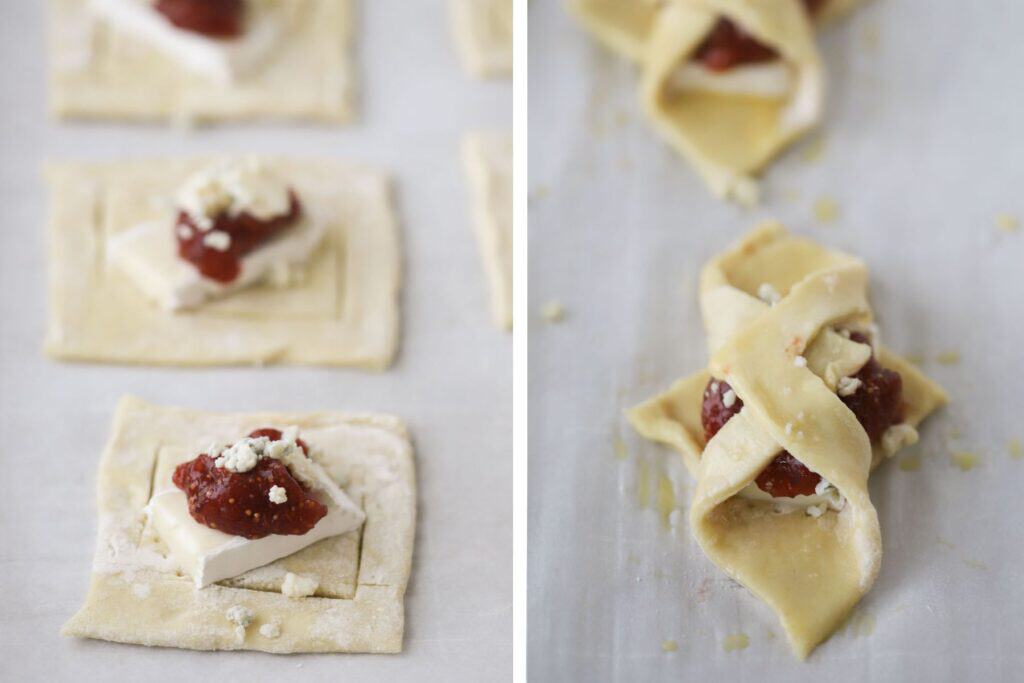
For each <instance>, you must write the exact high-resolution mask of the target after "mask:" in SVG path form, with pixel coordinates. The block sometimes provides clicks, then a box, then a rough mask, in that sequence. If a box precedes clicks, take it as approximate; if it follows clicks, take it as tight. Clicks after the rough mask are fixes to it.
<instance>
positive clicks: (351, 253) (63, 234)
mask: <svg viewBox="0 0 1024 683" xmlns="http://www.w3.org/2000/svg"><path fill="white" fill-rule="evenodd" d="M208 163H209V160H199V159H190V160H144V161H117V162H88V163H85V162H71V163H59V164H54V165H52V166H51V167H50V168H49V169H48V173H47V175H48V180H49V184H50V191H51V199H50V212H51V217H50V240H49V244H50V246H49V250H50V254H49V256H50V264H49V269H50V270H49V298H50V301H49V325H48V333H47V337H46V344H45V350H46V353H47V354H48V355H50V356H52V357H54V358H57V359H61V360H76V361H100V362H114V363H139V364H151V365H183V366H201V365H236V364H249V363H254V364H264V363H295V364H312V365H333V366H343V365H344V366H357V367H363V368H369V369H378V370H379V369H384V368H386V367H387V366H388V365H389V364H390V362H391V359H392V357H393V356H394V353H395V349H396V347H397V343H398V330H399V303H398V295H399V289H400V284H401V253H400V252H401V247H400V244H399V235H398V226H397V222H396V218H395V215H394V212H393V209H392V203H391V196H390V195H391V189H390V181H389V179H388V178H387V177H386V176H385V175H383V174H381V173H378V172H376V171H372V170H368V169H365V168H360V167H354V166H348V165H345V164H342V163H338V162H333V161H323V160H298V159H270V160H267V163H268V164H269V165H272V166H273V168H274V170H275V171H277V172H278V173H279V174H280V175H281V176H282V177H283V178H285V179H286V180H287V181H288V182H289V184H290V185H291V186H292V187H294V188H295V189H296V191H297V193H298V195H299V197H300V198H302V201H303V205H304V207H306V208H307V209H309V210H310V212H315V213H317V214H318V215H320V216H324V217H325V220H326V221H327V222H328V224H329V227H328V230H327V235H326V238H325V241H324V243H323V244H322V245H321V246H320V247H319V248H318V250H317V252H316V253H315V254H314V255H313V258H312V259H311V261H310V263H309V264H308V265H307V267H306V273H305V277H304V278H302V279H301V280H299V281H297V282H291V283H289V284H287V285H284V286H280V285H275V284H272V283H269V282H268V283H264V284H259V285H256V286H253V287H250V288H247V289H244V290H240V291H238V292H235V293H233V294H231V295H229V296H226V297H224V298H222V299H218V300H214V301H210V302H207V303H205V304H203V305H202V306H201V307H199V308H197V309H194V310H189V311H181V312H175V313H172V312H169V311H166V310H163V309H161V308H160V307H159V306H157V305H156V304H154V303H153V302H151V301H150V300H149V299H147V298H146V297H145V296H144V295H143V294H142V292H141V291H140V289H139V288H138V287H137V286H136V285H135V283H134V282H133V281H132V280H131V279H130V278H129V277H128V276H126V275H125V274H124V273H123V272H122V271H121V270H120V269H117V268H115V267H112V264H111V262H110V259H109V255H108V243H109V241H110V239H111V237H112V236H114V235H116V234H118V233H119V232H121V231H124V230H127V229H130V228H132V227H133V226H135V225H137V224H139V223H141V222H143V221H148V220H163V219H165V218H166V217H168V216H171V217H172V216H173V201H174V196H175V192H176V191H177V189H178V188H179V187H180V186H181V185H182V183H183V182H184V181H185V180H186V179H187V178H189V177H190V176H191V175H192V174H194V173H195V172H196V171H197V170H200V169H202V168H204V167H205V166H206V165H208ZM168 220H169V219H168ZM171 229H172V227H171V226H170V225H169V226H168V230H171Z"/></svg>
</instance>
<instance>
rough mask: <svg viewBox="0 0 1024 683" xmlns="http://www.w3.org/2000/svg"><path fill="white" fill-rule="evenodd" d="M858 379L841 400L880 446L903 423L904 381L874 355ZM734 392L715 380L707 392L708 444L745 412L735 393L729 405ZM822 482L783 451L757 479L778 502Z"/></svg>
mask: <svg viewBox="0 0 1024 683" xmlns="http://www.w3.org/2000/svg"><path fill="white" fill-rule="evenodd" d="M850 339H851V340H852V341H855V342H858V343H860V344H868V343H869V342H868V338H867V337H866V336H865V335H863V334H861V333H860V332H851V333H850ZM854 377H856V378H857V379H859V380H860V381H861V385H860V386H859V387H857V391H855V392H854V393H853V394H851V395H849V396H842V397H840V400H842V402H843V403H845V404H846V406H847V407H848V408H849V409H850V410H851V411H852V412H853V414H854V415H855V416H856V417H857V421H858V422H860V424H861V426H862V427H864V431H865V432H867V434H868V438H870V439H871V443H878V442H879V441H880V440H881V438H882V435H883V434H884V433H885V430H887V429H888V428H889V427H891V426H892V425H894V424H898V423H899V422H902V421H903V378H902V377H900V374H899V373H898V372H895V371H893V370H886V369H885V368H883V367H882V366H881V364H879V362H878V361H877V360H875V357H874V356H873V355H872V357H871V359H870V360H868V362H867V363H866V364H865V365H864V367H863V368H861V370H860V372H858V373H857V374H856V375H854ZM730 391H732V387H730V386H729V384H728V383H727V382H723V381H722V380H715V379H712V380H711V381H710V382H708V385H707V387H706V388H705V389H704V402H703V404H702V405H701V415H700V417H701V424H702V425H703V426H704V438H705V439H706V440H708V441H710V440H711V437H713V436H714V435H715V434H717V433H718V430H720V429H721V428H722V426H723V425H725V423H726V422H728V421H729V420H730V419H732V416H733V415H735V414H736V413H738V412H740V410H741V409H742V408H743V401H741V400H740V398H739V396H735V392H733V394H734V398H733V400H732V403H731V405H729V406H726V405H725V395H726V393H727V392H730ZM819 481H821V477H820V476H818V475H817V474H815V473H814V472H812V471H810V470H809V469H807V468H806V467H805V466H804V465H803V463H801V462H800V461H799V460H797V459H796V458H794V457H793V456H792V455H791V454H790V453H789V452H788V451H782V453H780V454H779V455H778V456H777V457H776V458H775V459H774V460H772V461H771V462H770V463H769V464H768V466H767V467H765V468H764V470H763V471H762V472H761V474H759V475H758V476H757V479H756V482H757V486H758V488H760V489H761V490H762V491H764V492H765V493H769V494H771V495H772V496H775V497H776V498H778V497H783V496H790V497H791V496H795V495H805V496H809V495H811V494H812V493H814V487H815V486H817V485H818V482H819Z"/></svg>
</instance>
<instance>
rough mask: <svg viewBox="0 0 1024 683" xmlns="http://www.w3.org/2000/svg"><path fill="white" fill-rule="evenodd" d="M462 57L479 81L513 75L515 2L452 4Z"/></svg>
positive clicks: (488, 0)
mask: <svg viewBox="0 0 1024 683" xmlns="http://www.w3.org/2000/svg"><path fill="white" fill-rule="evenodd" d="M450 5H451V13H452V24H453V29H454V31H455V41H456V43H457V44H458V48H459V55H460V56H461V58H462V64H463V66H465V68H466V70H467V71H469V72H470V73H471V74H473V75H474V76H477V77H478V78H504V77H509V76H511V75H512V0H450Z"/></svg>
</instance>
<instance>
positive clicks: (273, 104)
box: [48, 0, 354, 123]
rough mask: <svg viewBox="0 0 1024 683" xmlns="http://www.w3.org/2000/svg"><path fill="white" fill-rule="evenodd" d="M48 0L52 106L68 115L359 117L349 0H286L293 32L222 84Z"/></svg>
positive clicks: (83, 12)
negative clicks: (264, 58)
mask: <svg viewBox="0 0 1024 683" xmlns="http://www.w3.org/2000/svg"><path fill="white" fill-rule="evenodd" d="M48 2H49V3H50V13H51V16H50V20H51V27H50V28H51V30H50V57H51V64H50V109H51V111H52V112H53V114H54V115H56V116H58V117H61V118H83V119H123V120H156V121H166V120H171V121H176V122H220V121H238V120H249V119H291V120H309V121H318V122H323V123H343V122H346V121H348V120H350V119H351V118H352V114H353V91H354V83H353V82H354V76H353V73H354V67H353V64H352V57H351V49H352V47H351V42H352V35H351V34H352V17H351V11H352V10H351V6H350V0H287V2H282V5H281V7H282V10H283V11H284V12H285V14H286V16H287V19H288V21H287V26H288V30H287V33H286V35H285V36H284V37H283V38H282V40H281V43H280V49H279V52H277V53H275V54H274V55H273V56H272V58H271V59H270V60H269V62H268V63H267V64H266V66H265V68H261V69H260V70H259V71H258V72H257V73H254V74H252V75H251V76H246V77H244V78H242V79H240V80H239V81H238V82H236V83H234V84H232V85H230V86H225V85H223V84H220V83H216V82H213V81H210V80H209V79H207V78H205V77H203V76H201V75H197V74H194V73H192V72H190V71H188V70H186V69H184V68H182V67H181V66H180V65H179V64H178V63H177V62H176V61H175V60H174V59H173V58H170V57H167V56H165V55H164V54H163V53H161V52H158V51H157V50H155V49H153V48H152V47H151V46H149V45H147V44H145V43H142V42H140V41H139V40H137V39H136V38H134V37H133V36H129V35H124V34H122V33H120V32H117V31H115V30H113V29H112V28H111V27H110V26H109V25H108V24H107V23H106V22H104V21H102V20H99V19H97V18H95V17H94V15H93V14H92V13H91V12H90V11H89V9H88V7H87V5H88V0H48Z"/></svg>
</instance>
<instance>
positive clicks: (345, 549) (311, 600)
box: [62, 396, 416, 653]
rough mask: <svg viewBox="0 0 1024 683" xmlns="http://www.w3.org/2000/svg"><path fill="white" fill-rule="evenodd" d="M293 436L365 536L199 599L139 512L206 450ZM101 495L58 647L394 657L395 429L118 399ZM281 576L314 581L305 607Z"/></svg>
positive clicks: (399, 517) (408, 536)
mask: <svg viewBox="0 0 1024 683" xmlns="http://www.w3.org/2000/svg"><path fill="white" fill-rule="evenodd" d="M291 425H294V426H297V427H299V430H300V435H301V437H302V438H303V440H305V441H306V442H307V443H309V444H310V446H311V448H312V449H313V450H312V452H313V457H314V459H315V460H316V461H317V462H318V463H319V464H320V465H321V466H323V467H324V469H325V470H326V471H327V473H328V474H329V475H330V476H331V478H333V479H334V480H335V481H336V482H337V483H338V484H339V485H340V486H341V487H342V488H344V489H345V490H346V492H347V493H348V495H349V496H350V497H351V498H352V499H353V500H354V501H356V502H357V503H360V504H361V506H362V508H363V510H364V511H365V513H366V522H365V524H364V525H363V526H361V527H360V528H359V529H357V530H355V531H352V532H350V533H348V534H345V535H343V536H336V537H332V538H327V539H324V540H322V541H319V542H318V543H315V544H313V545H311V546H308V547H306V548H304V549H303V550H300V551H299V552H297V553H294V554H292V555H290V556H288V557H285V558H282V559H280V560H277V561H275V562H272V563H270V564H268V565H265V566H263V567H259V568H257V569H253V570H251V571H249V572H246V573H245V574H242V575H241V576H238V577H236V578H234V579H230V580H227V581H221V582H219V583H216V584H212V585H210V586H207V587H206V588H202V589H197V588H196V587H195V584H194V583H193V581H192V579H191V577H189V576H187V575H184V574H183V573H182V572H181V571H180V570H178V569H177V568H176V566H175V564H174V563H173V561H172V560H171V559H170V556H169V551H168V550H167V548H166V547H165V546H164V545H163V543H162V542H161V540H160V539H159V538H158V537H157V535H156V534H155V532H154V530H153V528H152V527H151V525H150V523H149V521H148V520H147V516H146V514H145V512H144V508H145V507H146V505H147V503H148V502H149V500H150V498H151V496H152V495H153V493H154V491H157V490H160V489H161V488H162V487H166V486H167V485H169V478H170V475H171V473H172V472H173V469H174V467H175V466H176V465H177V464H179V463H181V462H184V461H187V460H190V459H191V458H193V457H194V456H195V455H196V454H197V453H198V452H200V451H201V450H202V449H203V448H204V447H205V444H207V443H209V442H210V441H211V440H214V441H216V440H219V441H221V442H228V441H232V440H234V439H237V438H238V437H239V436H241V435H244V434H247V433H249V432H251V431H252V430H254V429H258V428H261V427H267V426H271V427H275V428H283V427H286V426H291ZM165 479H166V481H165ZM98 496H99V520H98V528H99V532H98V539H97V544H96V555H95V559H94V563H93V574H92V579H91V582H90V587H89V592H88V595H87V596H86V601H85V605H84V606H83V607H82V609H81V610H79V612H78V613H77V614H75V615H74V616H73V617H72V618H71V619H70V620H69V621H68V622H67V623H66V624H65V625H64V627H63V629H62V633H63V634H64V635H66V636H73V637H82V638H97V639H101V640H110V641H115V642H122V643H136V644H140V645H150V646H164V647H178V648H186V649H195V650H262V651H265V652H277V653H295V652H376V653H390V652H400V651H401V649H402V634H403V630H404V606H403V604H404V595H405V589H406V584H407V583H408V579H409V572H410V567H411V562H412V550H413V539H414V535H415V525H416V484H415V470H414V464H413V452H412V446H411V444H410V442H409V438H408V435H407V433H406V430H405V427H404V425H403V423H402V422H401V420H399V419H398V418H395V417H391V416H385V415H368V414H347V413H339V412H316V413H245V414H243V413H210V412H202V411H195V410H187V409H180V408H166V407H159V406H154V405H150V404H148V403H146V402H144V401H142V400H140V399H138V398H135V397H130V396H129V397H125V398H123V399H121V402H120V404H119V405H118V408H117V412H116V415H115V417H114V424H113V431H112V434H111V436H110V441H109V442H108V444H107V448H106V451H105V452H104V454H103V457H102V459H101V460H100V467H99V476H98ZM288 573H293V574H298V575H300V576H303V577H307V578H312V579H316V580H317V581H318V582H319V586H318V588H317V589H316V592H315V593H314V595H312V596H308V597H299V598H296V597H287V596H286V595H284V594H283V593H282V584H283V583H284V580H285V576H286V575H287V574H288ZM238 610H242V611H243V612H244V613H246V614H247V615H248V616H249V617H250V619H248V620H246V621H248V622H249V623H248V624H247V625H240V624H239V621H238V619H237V617H235V616H234V614H235V613H236V612H237V611H238ZM243 623H244V622H243ZM263 627H267V628H263Z"/></svg>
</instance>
